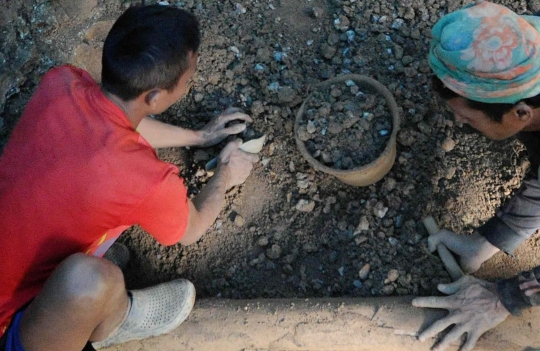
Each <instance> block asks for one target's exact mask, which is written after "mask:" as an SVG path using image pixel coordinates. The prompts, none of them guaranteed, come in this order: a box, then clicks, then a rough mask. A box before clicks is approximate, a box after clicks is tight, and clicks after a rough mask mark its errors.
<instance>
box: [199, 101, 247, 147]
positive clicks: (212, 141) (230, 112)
mask: <svg viewBox="0 0 540 351" xmlns="http://www.w3.org/2000/svg"><path fill="white" fill-rule="evenodd" d="M232 121H244V122H249V123H251V122H253V120H252V119H251V117H249V116H248V115H246V114H244V113H242V112H240V110H239V109H237V108H233V107H229V108H228V109H227V110H225V111H224V112H223V113H222V114H220V115H219V116H216V117H214V118H212V120H211V121H210V122H208V124H207V125H205V126H204V127H203V129H201V130H199V131H198V133H199V135H200V140H201V141H200V143H199V145H198V146H212V145H216V144H217V143H219V142H220V141H222V140H223V139H225V138H226V137H228V136H229V135H233V134H238V133H241V132H243V131H244V130H245V129H246V124H245V123H238V124H234V125H231V126H229V127H225V126H226V125H227V123H229V122H232Z"/></svg>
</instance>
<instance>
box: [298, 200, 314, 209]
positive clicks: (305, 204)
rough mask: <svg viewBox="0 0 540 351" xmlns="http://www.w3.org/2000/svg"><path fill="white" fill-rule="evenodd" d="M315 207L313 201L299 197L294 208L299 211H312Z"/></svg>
mask: <svg viewBox="0 0 540 351" xmlns="http://www.w3.org/2000/svg"><path fill="white" fill-rule="evenodd" d="M314 208H315V201H309V200H305V199H300V200H299V201H298V203H297V204H296V209H297V210H298V211H300V212H312V211H313V209H314Z"/></svg>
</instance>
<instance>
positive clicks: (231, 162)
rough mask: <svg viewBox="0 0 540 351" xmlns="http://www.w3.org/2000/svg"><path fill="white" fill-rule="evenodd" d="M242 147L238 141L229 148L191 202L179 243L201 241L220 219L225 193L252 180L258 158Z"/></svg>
mask: <svg viewBox="0 0 540 351" xmlns="http://www.w3.org/2000/svg"><path fill="white" fill-rule="evenodd" d="M241 144H242V142H241V141H240V140H236V141H233V142H230V143H229V144H227V146H226V147H225V149H223V151H222V152H221V154H220V155H219V158H218V166H217V171H216V173H215V174H214V176H213V177H212V179H211V180H210V182H209V183H208V184H207V185H206V186H205V187H204V188H203V189H202V190H201V192H200V193H199V194H198V195H197V196H195V198H193V201H190V203H189V206H190V211H189V217H188V225H187V229H186V232H185V233H184V236H183V237H182V239H180V243H181V244H183V245H190V244H193V243H194V242H196V241H197V240H199V238H200V237H201V236H202V235H203V234H204V233H206V230H208V228H210V226H211V225H212V224H213V223H214V221H215V220H216V218H217V216H218V215H219V213H220V211H221V209H222V207H223V202H224V200H225V192H226V191H227V190H228V189H230V188H232V187H233V186H235V185H239V184H242V183H243V182H244V181H245V180H246V178H247V177H248V176H249V174H250V172H251V169H252V168H253V163H254V162H257V161H258V159H259V157H258V156H257V155H255V154H250V153H247V152H244V151H242V150H240V149H239V146H240V145H241Z"/></svg>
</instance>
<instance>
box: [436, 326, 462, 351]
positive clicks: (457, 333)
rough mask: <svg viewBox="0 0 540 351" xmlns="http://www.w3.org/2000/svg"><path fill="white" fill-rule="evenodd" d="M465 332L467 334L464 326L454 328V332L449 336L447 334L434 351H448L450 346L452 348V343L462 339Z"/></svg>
mask: <svg viewBox="0 0 540 351" xmlns="http://www.w3.org/2000/svg"><path fill="white" fill-rule="evenodd" d="M465 332H466V329H465V327H464V326H459V327H458V326H457V325H456V326H455V327H454V328H452V330H451V331H450V332H449V333H448V334H446V335H445V336H444V337H443V338H442V340H441V341H440V342H439V343H438V344H437V345H435V347H434V348H433V351H443V350H446V349H447V348H448V346H450V344H451V343H453V342H454V341H456V340H458V339H459V338H460V337H461V335H463V334H464V333H465Z"/></svg>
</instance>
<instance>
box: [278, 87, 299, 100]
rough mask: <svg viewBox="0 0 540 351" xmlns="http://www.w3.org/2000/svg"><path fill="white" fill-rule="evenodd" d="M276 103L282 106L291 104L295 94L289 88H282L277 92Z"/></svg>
mask: <svg viewBox="0 0 540 351" xmlns="http://www.w3.org/2000/svg"><path fill="white" fill-rule="evenodd" d="M277 95H278V101H279V102H280V103H282V104H286V103H289V102H292V101H293V100H294V99H295V98H296V92H295V91H294V89H293V88H291V87H283V88H282V89H280V90H278V94H277Z"/></svg>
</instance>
